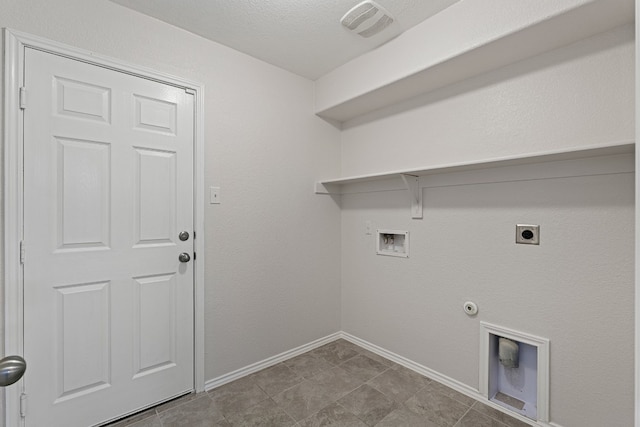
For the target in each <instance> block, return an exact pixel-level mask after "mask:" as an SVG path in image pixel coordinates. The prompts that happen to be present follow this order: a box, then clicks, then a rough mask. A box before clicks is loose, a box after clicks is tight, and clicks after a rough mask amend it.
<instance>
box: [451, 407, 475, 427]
mask: <svg viewBox="0 0 640 427" xmlns="http://www.w3.org/2000/svg"><path fill="white" fill-rule="evenodd" d="M456 402H457V401H456ZM472 407H473V405H471V406H469V409H467V412H465V413H464V414H462V416H461V417H460V419H458V421H457V422H456V423H455V424H454V425H453V427H456V426H459V425H460V421H462V420H463V418H464V417H466V416H467V414H468V413H469V411H471V408H472Z"/></svg>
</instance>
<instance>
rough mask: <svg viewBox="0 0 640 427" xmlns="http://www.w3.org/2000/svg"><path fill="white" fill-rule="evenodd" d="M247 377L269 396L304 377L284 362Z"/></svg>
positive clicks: (291, 385)
mask: <svg viewBox="0 0 640 427" xmlns="http://www.w3.org/2000/svg"><path fill="white" fill-rule="evenodd" d="M249 378H251V379H252V380H254V381H255V382H256V384H257V385H258V387H260V388H261V389H262V390H264V391H265V392H266V393H267V394H268V395H269V396H275V395H276V394H278V393H281V392H283V391H285V390H286V389H288V388H291V387H293V386H294V385H296V384H300V383H301V382H302V381H303V380H304V378H302V377H301V376H299V375H298V374H296V373H295V372H294V371H292V370H291V369H289V367H288V366H287V365H285V364H284V363H279V364H277V365H275V366H272V367H270V368H267V369H263V370H262V371H260V372H256V373H255V374H253V375H251V376H250V377H249Z"/></svg>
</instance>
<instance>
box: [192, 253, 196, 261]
mask: <svg viewBox="0 0 640 427" xmlns="http://www.w3.org/2000/svg"><path fill="white" fill-rule="evenodd" d="M193 260H194V261H195V260H196V253H195V252H194V253H193Z"/></svg>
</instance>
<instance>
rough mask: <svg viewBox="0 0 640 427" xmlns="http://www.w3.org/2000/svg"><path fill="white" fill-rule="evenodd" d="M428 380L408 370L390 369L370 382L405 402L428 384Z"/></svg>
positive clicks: (398, 400) (384, 392)
mask: <svg viewBox="0 0 640 427" xmlns="http://www.w3.org/2000/svg"><path fill="white" fill-rule="evenodd" d="M428 383H429V382H428V380H427V379H426V378H424V377H422V376H421V375H419V374H417V373H415V372H411V371H409V370H408V369H407V370H397V369H388V370H386V371H384V372H383V373H382V374H380V375H378V376H377V377H375V378H373V379H371V380H370V381H369V382H368V384H369V385H371V386H372V387H373V388H375V389H376V390H378V391H380V392H381V393H383V394H385V395H386V396H389V397H390V398H391V399H393V400H395V401H396V402H398V403H404V402H405V401H406V400H407V399H409V398H410V397H411V396H413V395H414V394H416V393H417V392H418V391H420V390H421V389H422V388H424V387H425V386H426V385H428Z"/></svg>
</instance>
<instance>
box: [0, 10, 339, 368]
mask: <svg viewBox="0 0 640 427" xmlns="http://www.w3.org/2000/svg"><path fill="white" fill-rule="evenodd" d="M0 27H9V28H12V29H15V30H18V31H24V32H28V33H31V34H35V35H38V36H43V37H46V38H49V39H52V40H55V41H58V42H61V43H66V44H69V45H72V46H76V47H79V48H84V49H88V50H91V51H94V52H96V53H99V54H102V55H108V56H111V57H114V58H118V59H120V60H124V61H129V62H131V63H134V64H138V65H142V66H146V67H150V68H153V69H156V70H158V71H161V72H166V73H170V74H173V75H177V76H181V77H184V78H188V79H192V80H196V81H199V82H202V83H203V84H204V85H205V90H206V92H205V96H206V99H205V144H206V148H205V153H206V158H205V159H204V163H205V186H206V187H209V186H212V185H215V186H220V187H221V189H222V190H221V193H222V204H221V205H207V206H206V213H205V218H206V236H205V238H206V253H205V254H204V255H205V258H204V259H205V261H204V262H205V270H206V285H205V286H206V290H205V298H206V301H205V323H206V325H205V334H206V338H205V340H206V344H205V347H206V357H205V359H206V379H207V380H209V379H213V378H216V377H218V376H220V375H223V374H226V373H228V372H230V371H233V370H235V369H238V368H241V367H244V366H246V365H249V364H251V363H254V362H257V361H260V360H263V359H265V358H267V357H270V356H273V355H275V354H278V353H280V352H283V351H286V350H289V349H291V348H294V347H297V346H299V345H302V344H306V343H308V342H310V341H313V340H315V339H317V338H320V337H323V336H326V335H328V334H330V333H333V332H336V331H338V330H339V329H340V210H339V207H338V206H337V205H336V203H335V202H334V201H333V200H331V199H330V198H322V197H316V196H315V195H314V194H313V192H312V185H313V182H314V180H315V179H316V177H317V176H319V175H335V174H337V173H338V172H339V161H338V159H339V150H340V148H339V131H338V130H336V129H335V128H334V127H333V126H331V125H328V124H327V123H326V122H324V121H323V120H321V119H319V118H317V117H316V116H314V114H313V83H312V82H311V81H309V80H306V79H303V78H301V77H298V76H296V75H293V74H291V73H289V72H286V71H283V70H281V69H279V68H276V67H273V66H271V65H268V64H266V63H264V62H262V61H259V60H256V59H254V58H251V57H249V56H246V55H244V54H241V53H239V52H236V51H234V50H231V49H228V48H226V47H223V46H221V45H219V44H216V43H212V42H209V41H207V40H205V39H202V38H200V37H198V36H195V35H193V34H190V33H187V32H185V31H182V30H179V29H177V28H174V27H171V26H169V25H167V24H164V23H162V22H160V21H157V20H155V19H151V18H149V17H146V16H144V15H141V14H139V13H136V12H133V11H131V10H129V9H126V8H123V7H121V6H119V5H116V4H113V3H111V2H108V1H104V0H56V1H45V0H0ZM1 329H2V328H0V330H1Z"/></svg>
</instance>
